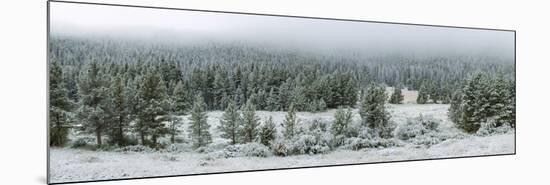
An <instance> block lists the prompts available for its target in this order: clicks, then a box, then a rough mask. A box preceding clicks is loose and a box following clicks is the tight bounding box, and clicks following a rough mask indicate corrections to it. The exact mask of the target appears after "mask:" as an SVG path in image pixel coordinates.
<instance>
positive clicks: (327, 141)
mask: <svg viewBox="0 0 550 185" xmlns="http://www.w3.org/2000/svg"><path fill="white" fill-rule="evenodd" d="M306 125H309V127H307V128H303V127H302V128H300V129H299V130H298V132H297V134H296V135H295V136H294V137H293V138H292V139H291V140H290V143H289V144H288V145H287V149H288V151H287V152H288V154H295V155H300V154H320V153H327V152H329V151H330V150H331V145H332V139H333V136H332V134H331V133H330V130H329V129H330V127H329V126H328V123H327V122H324V121H320V120H313V121H312V122H310V123H306Z"/></svg>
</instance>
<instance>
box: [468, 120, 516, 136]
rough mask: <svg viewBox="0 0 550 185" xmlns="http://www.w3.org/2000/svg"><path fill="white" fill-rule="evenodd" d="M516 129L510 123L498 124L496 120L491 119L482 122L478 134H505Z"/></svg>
mask: <svg viewBox="0 0 550 185" xmlns="http://www.w3.org/2000/svg"><path fill="white" fill-rule="evenodd" d="M513 130H514V129H513V128H512V127H511V126H510V125H509V124H502V125H501V126H497V123H496V121H494V120H493V119H489V120H488V121H487V122H484V123H481V126H480V127H479V130H477V132H476V135H478V136H490V135H495V134H505V133H508V132H511V131H513Z"/></svg>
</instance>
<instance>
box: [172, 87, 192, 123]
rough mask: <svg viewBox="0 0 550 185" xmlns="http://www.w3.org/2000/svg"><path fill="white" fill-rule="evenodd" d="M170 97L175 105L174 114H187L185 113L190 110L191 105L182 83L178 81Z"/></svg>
mask: <svg viewBox="0 0 550 185" xmlns="http://www.w3.org/2000/svg"><path fill="white" fill-rule="evenodd" d="M172 96H173V100H174V104H175V105H174V106H175V113H176V114H179V115H185V114H187V111H188V110H189V109H190V108H191V105H190V102H189V98H188V94H187V92H186V90H185V89H184V85H183V82H182V81H178V83H177V84H176V86H175V87H174V92H173V93H172Z"/></svg>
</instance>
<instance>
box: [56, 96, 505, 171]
mask: <svg viewBox="0 0 550 185" xmlns="http://www.w3.org/2000/svg"><path fill="white" fill-rule="evenodd" d="M448 107H449V106H448V105H441V104H425V105H417V104H403V105H389V109H390V111H391V113H392V116H393V118H392V120H394V121H395V122H396V123H397V124H404V123H405V121H406V119H407V118H413V117H416V116H418V115H419V114H422V115H426V116H432V117H434V118H436V119H439V120H440V121H441V124H440V130H441V132H447V133H450V134H461V131H459V130H458V129H456V128H454V127H453V124H452V123H451V122H450V121H449V120H448V118H447V115H446V114H447V109H448ZM356 111H357V110H355V117H354V119H355V120H359V119H360V118H359V115H358V114H357V112H356ZM334 112H335V110H329V111H327V112H322V113H304V112H300V113H297V117H298V119H299V120H301V121H300V123H304V122H305V121H306V120H310V119H323V120H332V119H334V118H333V114H334ZM222 114H223V112H222V111H214V112H209V113H208V116H209V118H208V119H209V123H210V124H211V125H212V126H211V129H210V130H211V132H212V136H213V138H217V137H219V134H220V133H219V131H218V130H217V129H216V127H217V125H218V124H219V118H220V117H221V116H222ZM257 114H258V116H259V117H260V119H261V120H262V121H263V120H265V119H266V118H267V117H268V116H273V119H274V121H275V122H276V123H281V122H282V120H283V119H284V116H285V114H286V113H285V112H266V111H258V112H257ZM185 117H186V118H187V116H185ZM187 122H188V121H187ZM187 122H186V123H185V124H184V125H183V126H182V128H186V127H187V124H188V123H187ZM514 149H515V145H514V134H513V133H507V134H501V135H493V136H486V137H479V136H474V135H465V136H464V137H463V138H461V139H450V140H446V141H443V142H441V143H439V144H436V145H433V146H431V147H419V146H416V145H412V144H407V143H405V144H404V145H403V146H400V147H393V148H379V149H364V150H359V151H351V150H343V149H340V150H336V151H333V152H330V153H327V154H317V155H296V156H287V157H277V156H270V157H266V158H261V157H236V158H219V159H211V160H207V161H205V157H206V155H207V154H202V153H197V152H182V153H160V152H144V153H137V152H127V153H123V152H103V151H90V150H83V149H70V148H51V149H50V178H51V182H67V181H84V180H101V179H117V178H131V177H145V176H164V175H183V174H197V173H212V172H226V171H240V170H258V169H272V168H288V167H303V166H319V165H335V164H350V163H366V162H381V161H399V160H412V159H430V158H445V157H460V156H476V155H489V154H509V153H513V152H514Z"/></svg>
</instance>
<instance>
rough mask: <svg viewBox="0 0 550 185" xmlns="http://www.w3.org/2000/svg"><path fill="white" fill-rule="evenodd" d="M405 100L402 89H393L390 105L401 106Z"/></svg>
mask: <svg viewBox="0 0 550 185" xmlns="http://www.w3.org/2000/svg"><path fill="white" fill-rule="evenodd" d="M403 99H404V96H403V94H402V93H401V87H399V86H398V87H395V88H393V93H392V95H391V96H390V101H389V103H391V104H401V103H403Z"/></svg>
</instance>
